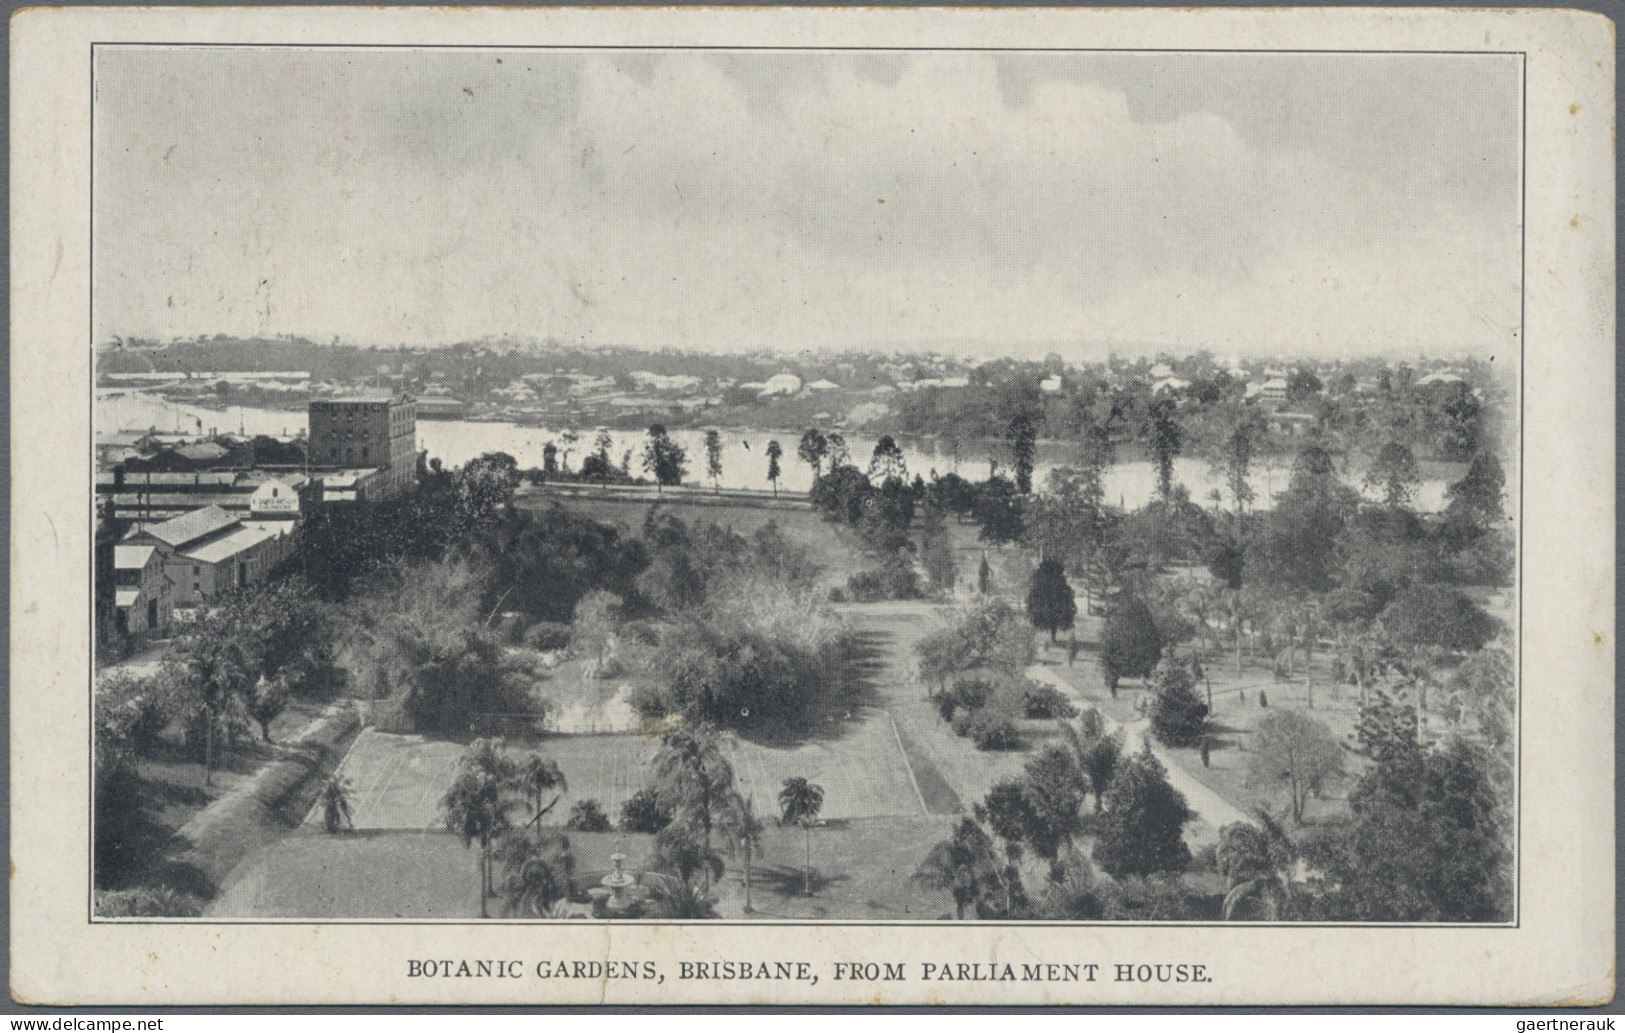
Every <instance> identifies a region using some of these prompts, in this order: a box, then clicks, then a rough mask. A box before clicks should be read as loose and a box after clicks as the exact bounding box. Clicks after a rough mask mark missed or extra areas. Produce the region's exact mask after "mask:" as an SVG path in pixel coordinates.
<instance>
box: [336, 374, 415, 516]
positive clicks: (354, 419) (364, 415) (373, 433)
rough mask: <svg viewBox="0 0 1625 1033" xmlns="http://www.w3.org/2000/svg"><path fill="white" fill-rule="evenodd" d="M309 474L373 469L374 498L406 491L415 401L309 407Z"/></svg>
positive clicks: (411, 473)
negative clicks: (312, 471) (376, 471)
mask: <svg viewBox="0 0 1625 1033" xmlns="http://www.w3.org/2000/svg"><path fill="white" fill-rule="evenodd" d="M310 464H311V468H312V469H314V470H357V469H377V470H379V471H380V472H381V475H380V476H379V477H378V478H377V479H376V480H370V481H369V484H371V485H373V486H374V487H373V489H372V495H373V497H374V498H391V497H393V496H396V495H399V494H401V493H403V492H408V491H411V490H412V486H413V484H414V483H415V482H416V480H417V403H416V402H415V401H413V400H412V399H410V398H393V399H390V398H335V399H331V400H324V401H316V402H311V403H310Z"/></svg>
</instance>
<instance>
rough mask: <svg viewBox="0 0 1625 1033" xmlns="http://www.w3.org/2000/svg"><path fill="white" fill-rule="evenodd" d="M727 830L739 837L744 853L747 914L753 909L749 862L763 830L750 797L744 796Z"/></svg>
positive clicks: (756, 850) (753, 856)
mask: <svg viewBox="0 0 1625 1033" xmlns="http://www.w3.org/2000/svg"><path fill="white" fill-rule="evenodd" d="M729 831H731V832H732V833H733V834H734V835H736V836H738V837H739V849H740V851H741V852H742V853H743V854H744V855H745V914H747V915H748V914H750V913H751V912H752V911H753V910H755V909H754V908H752V907H751V906H750V863H751V861H752V860H753V859H754V858H755V856H756V854H757V852H758V851H760V850H761V848H762V831H763V828H762V821H761V819H760V818H758V817H756V808H755V806H754V804H753V802H752V800H751V798H750V797H748V796H747V797H745V799H744V802H743V804H742V805H741V806H740V808H739V811H738V813H737V814H735V815H734V819H733V825H732V828H731V829H730V830H729Z"/></svg>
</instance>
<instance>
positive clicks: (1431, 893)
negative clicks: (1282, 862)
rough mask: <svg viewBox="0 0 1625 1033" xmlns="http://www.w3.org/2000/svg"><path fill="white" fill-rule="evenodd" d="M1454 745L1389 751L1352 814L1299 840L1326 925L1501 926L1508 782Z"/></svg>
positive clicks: (1508, 897) (1365, 781) (1508, 883)
mask: <svg viewBox="0 0 1625 1033" xmlns="http://www.w3.org/2000/svg"><path fill="white" fill-rule="evenodd" d="M1491 770H1492V769H1491V765H1490V764H1489V760H1488V757H1487V756H1486V755H1485V754H1484V752H1483V750H1482V749H1480V748H1479V747H1477V746H1474V745H1472V744H1470V743H1468V742H1466V741H1465V740H1462V739H1451V740H1448V741H1447V742H1445V743H1442V744H1439V745H1436V746H1434V747H1432V748H1428V749H1423V748H1421V747H1419V746H1414V745H1413V746H1410V747H1409V748H1396V749H1390V750H1388V751H1387V752H1386V753H1385V755H1384V757H1383V759H1382V760H1379V761H1378V763H1377V764H1376V766H1375V767H1373V768H1372V769H1371V770H1370V771H1369V772H1368V773H1367V774H1366V775H1365V776H1364V777H1363V778H1362V779H1361V780H1360V782H1359V784H1358V785H1357V786H1355V788H1354V790H1353V791H1352V792H1350V794H1349V809H1350V811H1351V812H1352V814H1351V817H1350V819H1349V820H1347V821H1346V822H1338V823H1333V824H1331V825H1329V826H1326V827H1325V831H1324V832H1322V833H1321V834H1320V835H1318V836H1316V837H1314V838H1313V839H1311V840H1310V842H1309V843H1308V844H1306V852H1307V855H1308V860H1309V862H1310V863H1311V864H1312V865H1313V866H1315V867H1316V868H1318V869H1320V870H1321V871H1323V872H1324V883H1325V886H1326V889H1325V890H1324V892H1323V894H1322V906H1323V907H1324V909H1325V911H1326V914H1327V917H1328V918H1330V919H1332V920H1334V921H1358V922H1500V921H1506V920H1507V919H1508V918H1510V917H1511V913H1512V900H1513V894H1512V852H1511V847H1510V843H1511V832H1510V830H1511V827H1512V820H1511V817H1510V813H1509V812H1510V798H1511V792H1510V782H1507V783H1505V784H1504V785H1497V783H1496V782H1495V780H1494V779H1493V778H1492V777H1491V774H1490V772H1491Z"/></svg>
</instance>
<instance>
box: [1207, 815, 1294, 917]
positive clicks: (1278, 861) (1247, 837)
mask: <svg viewBox="0 0 1625 1033" xmlns="http://www.w3.org/2000/svg"><path fill="white" fill-rule="evenodd" d="M1257 815H1258V821H1259V823H1258V825H1252V824H1250V823H1248V822H1242V821H1238V822H1234V823H1232V824H1229V825H1226V826H1225V827H1224V828H1222V829H1220V830H1219V848H1218V862H1219V872H1220V873H1221V874H1223V875H1224V876H1225V880H1226V885H1227V887H1228V888H1227V891H1226V893H1225V895H1224V919H1225V921H1227V922H1228V921H1230V920H1232V919H1233V918H1235V916H1236V913H1237V911H1238V910H1239V909H1240V908H1241V907H1242V906H1243V905H1244V904H1245V903H1246V902H1247V901H1249V900H1256V901H1257V902H1258V909H1259V913H1260V914H1261V915H1262V916H1263V918H1264V920H1265V921H1268V922H1276V921H1280V919H1281V918H1282V917H1284V916H1287V915H1288V914H1289V913H1290V910H1291V904H1292V897H1293V890H1292V878H1291V873H1292V868H1293V866H1294V865H1295V864H1296V863H1297V859H1298V856H1299V850H1298V847H1297V844H1295V843H1293V842H1292V839H1291V837H1289V836H1288V835H1287V834H1286V830H1285V829H1283V828H1282V827H1281V825H1280V823H1279V822H1277V821H1276V820H1275V819H1274V818H1272V817H1270V814H1269V812H1268V811H1266V810H1264V809H1263V808H1262V807H1260V808H1259V809H1258V811H1257Z"/></svg>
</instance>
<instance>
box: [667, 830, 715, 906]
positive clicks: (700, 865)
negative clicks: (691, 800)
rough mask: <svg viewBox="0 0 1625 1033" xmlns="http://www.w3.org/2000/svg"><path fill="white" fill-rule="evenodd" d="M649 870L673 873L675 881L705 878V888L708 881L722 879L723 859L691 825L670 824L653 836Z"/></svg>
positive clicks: (707, 888)
mask: <svg viewBox="0 0 1625 1033" xmlns="http://www.w3.org/2000/svg"><path fill="white" fill-rule="evenodd" d="M651 866H652V867H654V868H658V869H660V870H663V871H666V872H671V873H674V874H675V875H676V876H677V877H678V878H680V879H682V880H684V881H685V882H686V881H692V880H693V878H694V876H695V875H698V874H703V875H704V876H705V888H706V890H707V891H709V890H710V888H711V880H712V879H718V878H721V877H722V869H723V864H722V856H721V855H720V854H718V853H717V852H716V851H714V850H712V849H711V848H710V847H708V846H706V845H705V843H703V842H702V841H701V839H700V836H699V833H698V831H697V830H696V829H695V828H694V827H693V826H692V825H681V824H678V823H677V822H672V823H671V824H670V825H667V826H666V827H665V828H663V829H661V830H660V831H659V832H657V833H656V834H655V856H654V860H653V862H652V865H651Z"/></svg>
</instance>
